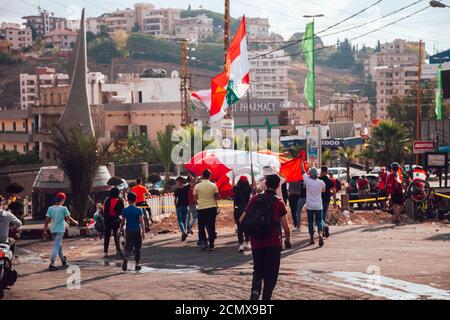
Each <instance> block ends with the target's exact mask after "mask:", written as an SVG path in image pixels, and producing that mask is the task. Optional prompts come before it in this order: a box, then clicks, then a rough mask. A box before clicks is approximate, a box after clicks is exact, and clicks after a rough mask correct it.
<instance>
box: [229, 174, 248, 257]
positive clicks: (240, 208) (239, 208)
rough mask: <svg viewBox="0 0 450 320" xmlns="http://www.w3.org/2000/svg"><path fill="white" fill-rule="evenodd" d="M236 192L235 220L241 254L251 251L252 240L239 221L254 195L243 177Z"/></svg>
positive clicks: (234, 190)
mask: <svg viewBox="0 0 450 320" xmlns="http://www.w3.org/2000/svg"><path fill="white" fill-rule="evenodd" d="M233 192H234V220H235V221H236V226H237V230H238V241H239V249H238V251H239V252H244V249H245V250H250V249H251V246H250V242H249V241H250V238H249V236H248V235H247V234H244V232H243V231H242V227H241V223H240V222H239V219H240V218H241V216H242V214H243V213H244V210H245V208H246V207H247V204H248V201H249V200H250V194H251V193H252V188H251V187H250V184H249V182H248V179H247V177H246V176H241V177H240V178H239V181H238V183H237V184H236V186H235V187H234V188H233ZM244 239H245V247H244Z"/></svg>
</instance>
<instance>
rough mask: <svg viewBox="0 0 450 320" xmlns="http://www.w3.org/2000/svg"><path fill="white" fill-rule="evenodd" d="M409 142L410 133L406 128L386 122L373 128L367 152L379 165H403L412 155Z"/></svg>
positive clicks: (392, 122) (389, 121)
mask: <svg viewBox="0 0 450 320" xmlns="http://www.w3.org/2000/svg"><path fill="white" fill-rule="evenodd" d="M409 142H410V139H409V135H408V131H407V130H406V129H405V127H403V126H402V125H401V124H398V123H396V122H394V121H391V120H386V121H382V122H381V123H380V124H379V125H378V126H377V127H375V128H373V130H372V136H371V138H370V139H369V142H368V151H367V152H368V153H369V154H370V155H371V156H372V157H373V160H374V162H375V164H377V165H384V166H387V165H388V164H389V163H391V162H394V161H397V162H399V163H402V162H403V161H404V160H405V159H407V158H408V156H409V155H410V143H409Z"/></svg>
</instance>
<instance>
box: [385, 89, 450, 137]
mask: <svg viewBox="0 0 450 320" xmlns="http://www.w3.org/2000/svg"><path fill="white" fill-rule="evenodd" d="M435 88H436V83H434V82H430V81H426V82H424V83H422V84H421V93H420V103H421V115H420V116H421V119H422V120H433V119H436V116H435V113H434V108H435V94H434V92H435ZM416 113H417V85H416V84H413V85H412V86H411V90H409V92H408V93H407V94H406V95H396V96H394V97H393V98H392V99H391V102H390V104H389V106H388V114H389V117H390V118H392V119H393V120H395V121H396V122H398V123H400V124H403V126H404V127H406V128H408V129H409V132H410V136H411V137H414V136H415V132H416V131H415V130H416V129H415V128H416ZM442 113H443V118H447V117H449V116H450V104H449V103H447V104H444V105H443V106H442Z"/></svg>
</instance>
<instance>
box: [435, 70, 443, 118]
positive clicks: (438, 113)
mask: <svg viewBox="0 0 450 320" xmlns="http://www.w3.org/2000/svg"><path fill="white" fill-rule="evenodd" d="M435 112H436V120H442V65H441V64H440V65H439V67H438V71H437V90H436V109H435Z"/></svg>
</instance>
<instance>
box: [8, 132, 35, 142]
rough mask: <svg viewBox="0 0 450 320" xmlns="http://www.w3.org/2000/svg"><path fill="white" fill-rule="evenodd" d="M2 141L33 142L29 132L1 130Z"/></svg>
mask: <svg viewBox="0 0 450 320" xmlns="http://www.w3.org/2000/svg"><path fill="white" fill-rule="evenodd" d="M0 141H1V142H22V143H27V142H33V139H32V136H31V135H30V134H29V133H28V132H25V131H24V132H17V131H16V132H14V131H0Z"/></svg>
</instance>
